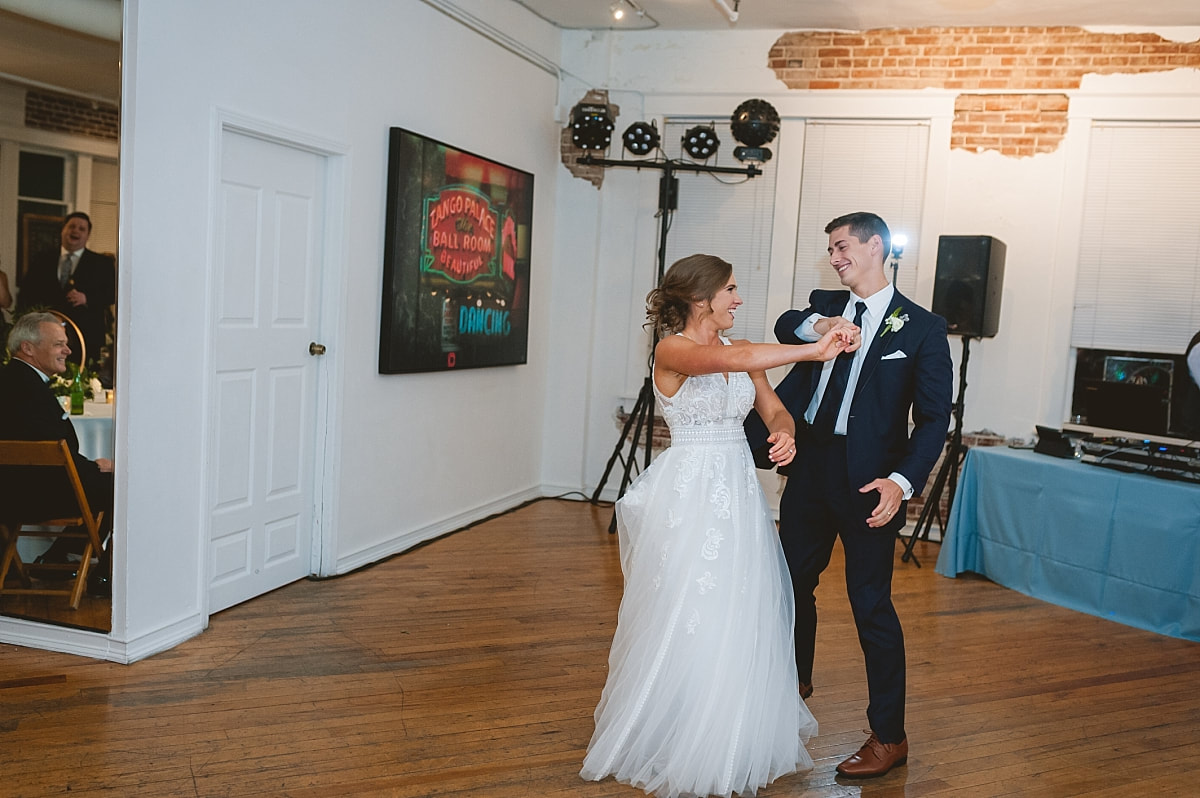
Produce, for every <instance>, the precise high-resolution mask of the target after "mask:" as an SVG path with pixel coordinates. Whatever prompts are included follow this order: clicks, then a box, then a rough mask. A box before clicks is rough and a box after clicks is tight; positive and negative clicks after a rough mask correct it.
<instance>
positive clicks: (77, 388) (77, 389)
mask: <svg viewBox="0 0 1200 798" xmlns="http://www.w3.org/2000/svg"><path fill="white" fill-rule="evenodd" d="M71 415H73V416H82V415H83V380H81V379H80V378H79V372H78V371H77V372H75V380H74V381H73V382H72V383H71Z"/></svg>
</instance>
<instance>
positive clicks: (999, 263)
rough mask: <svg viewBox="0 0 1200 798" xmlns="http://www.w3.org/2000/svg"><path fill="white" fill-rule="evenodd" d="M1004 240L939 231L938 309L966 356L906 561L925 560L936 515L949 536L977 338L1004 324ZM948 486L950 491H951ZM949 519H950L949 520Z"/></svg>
mask: <svg viewBox="0 0 1200 798" xmlns="http://www.w3.org/2000/svg"><path fill="white" fill-rule="evenodd" d="M1005 254H1006V248H1005V246H1004V242H1003V241H1000V240H999V239H996V238H993V237H991V236H939V237H938V255H937V273H936V274H935V275H934V282H933V312H934V313H936V314H938V315H939V316H941V317H942V318H944V319H945V320H946V327H947V329H948V331H949V333H950V334H951V335H958V336H961V337H962V358H961V359H960V360H959V362H958V397H957V398H956V399H955V400H954V429H953V431H952V432H951V433H950V434H949V435H948V436H947V438H948V440H947V442H946V451H945V453H944V454H943V455H942V466H941V468H939V469H938V472H937V476H936V477H934V480H933V487H932V488H931V489H930V491H929V495H928V496H926V497H925V506H924V507H922V508H921V515H920V517H919V518H918V519H917V525H916V526H915V527H913V531H912V534H911V535H910V536H909V538H908V542H907V543H905V544H904V554H903V555H901V557H900V559H901V560H902V561H903V562H908V561H909V560H912V561H913V562H914V563H916V564H917V567H918V568H919V567H920V566H921V563H920V562H918V561H917V558H916V556H915V555H914V554H913V546H915V545H916V542H917V539H918V538H920V539H921V540H929V531H930V529H931V528H932V527H933V520H934V518H936V519H937V522H938V529H940V530H941V532H942V536H943V537H945V531H946V523H945V521H943V520H942V517H941V502H942V494H943V493H946V507H947V513H948V512H949V509H948V508H950V507H951V506H953V504H954V492H955V490H956V489H957V487H958V470H959V467H960V466H961V465H962V461H963V458H965V457H966V456H967V447H966V446H964V445H963V442H962V424H963V397H964V395H965V394H966V392H967V361H968V359H969V358H970V356H971V339H972V338H991V337H993V336H994V335H995V334H996V332H997V331H998V330H999V328H1000V294H1001V291H1002V289H1003V285H1004V257H1005ZM947 491H948V492H947ZM947 520H948V519H947Z"/></svg>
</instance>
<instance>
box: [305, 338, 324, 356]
mask: <svg viewBox="0 0 1200 798" xmlns="http://www.w3.org/2000/svg"><path fill="white" fill-rule="evenodd" d="M308 353H309V354H310V355H323V354H325V344H319V343H317V342H316V341H313V342H312V343H310V344H309V345H308Z"/></svg>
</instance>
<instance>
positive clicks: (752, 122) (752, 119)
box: [729, 99, 779, 162]
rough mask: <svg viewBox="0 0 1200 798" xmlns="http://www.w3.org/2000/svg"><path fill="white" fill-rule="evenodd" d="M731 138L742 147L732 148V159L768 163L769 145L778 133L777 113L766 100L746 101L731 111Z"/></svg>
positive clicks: (769, 156) (769, 158)
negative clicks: (767, 146) (767, 145)
mask: <svg viewBox="0 0 1200 798" xmlns="http://www.w3.org/2000/svg"><path fill="white" fill-rule="evenodd" d="M729 128H730V130H731V131H733V137H734V138H735V139H737V140H738V141H739V142H740V143H741V144H742V145H743V146H741V147H734V149H733V157H735V158H737V159H738V160H739V161H758V162H762V161H769V160H771V151H770V150H768V149H767V148H766V147H765V146H764V145H766V144H770V143H771V142H772V141H773V140H774V139H775V136H776V135H778V133H779V112H778V111H776V110H775V106H773V105H771V104H770V103H769V102H767V101H766V100H760V99H753V100H746V101H745V102H744V103H742V104H741V105H739V106H738V107H737V108H735V109H734V110H733V115H732V116H731V117H730V118H729Z"/></svg>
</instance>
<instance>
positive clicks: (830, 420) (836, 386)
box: [812, 302, 867, 441]
mask: <svg viewBox="0 0 1200 798" xmlns="http://www.w3.org/2000/svg"><path fill="white" fill-rule="evenodd" d="M866 309H867V303H866V302H855V303H854V324H855V325H856V326H858V327H862V318H863V312H864V311H866ZM854 354H855V353H854V352H842V353H841V354H840V355H838V356H837V360H835V361H834V362H833V373H831V374H830V375H829V382H828V383H827V384H826V385H825V395H824V396H822V397H821V404H820V406H818V407H817V414H816V415H815V416H813V423H812V431H813V435H814V436H815V437H816V438H817V440H820V441H828V440H831V439H832V438H833V427H834V424H835V423H836V422H837V417H838V411H839V410H841V408H842V399H843V397H845V396H846V385H847V384H849V382H850V364H852V363H853V362H854Z"/></svg>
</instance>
